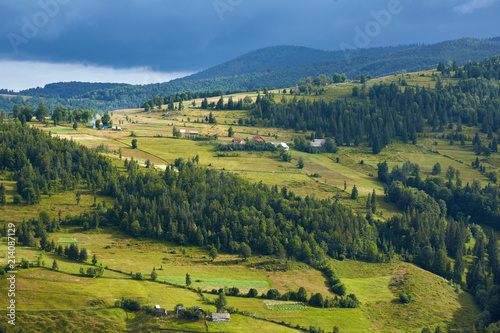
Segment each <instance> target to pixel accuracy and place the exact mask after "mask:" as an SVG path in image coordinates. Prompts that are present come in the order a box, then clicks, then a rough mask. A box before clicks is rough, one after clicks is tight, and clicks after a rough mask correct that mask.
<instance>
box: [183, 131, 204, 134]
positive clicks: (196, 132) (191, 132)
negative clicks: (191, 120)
mask: <svg viewBox="0 0 500 333" xmlns="http://www.w3.org/2000/svg"><path fill="white" fill-rule="evenodd" d="M181 133H182V132H181ZM198 134H200V133H198V131H189V135H198Z"/></svg>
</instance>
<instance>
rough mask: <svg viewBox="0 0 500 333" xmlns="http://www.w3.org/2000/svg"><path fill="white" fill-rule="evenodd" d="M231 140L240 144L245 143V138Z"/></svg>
mask: <svg viewBox="0 0 500 333" xmlns="http://www.w3.org/2000/svg"><path fill="white" fill-rule="evenodd" d="M231 142H233V143H239V144H240V145H244V144H246V142H245V140H243V139H241V138H234V139H233V140H231Z"/></svg>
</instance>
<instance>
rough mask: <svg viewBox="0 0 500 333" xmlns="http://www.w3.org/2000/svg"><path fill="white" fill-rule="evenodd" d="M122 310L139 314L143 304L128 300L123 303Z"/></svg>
mask: <svg viewBox="0 0 500 333" xmlns="http://www.w3.org/2000/svg"><path fill="white" fill-rule="evenodd" d="M122 308H124V309H125V310H129V311H134V312H137V311H139V310H140V309H141V303H139V301H136V300H135V299H126V300H124V301H123V303H122Z"/></svg>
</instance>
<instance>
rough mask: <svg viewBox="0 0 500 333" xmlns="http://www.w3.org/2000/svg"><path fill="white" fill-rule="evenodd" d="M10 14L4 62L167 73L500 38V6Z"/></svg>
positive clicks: (243, 6) (208, 7) (368, 2)
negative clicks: (289, 48) (283, 51)
mask: <svg viewBox="0 0 500 333" xmlns="http://www.w3.org/2000/svg"><path fill="white" fill-rule="evenodd" d="M0 6H1V8H2V10H1V12H0V22H2V23H1V24H0V57H1V58H4V59H10V60H17V61H24V60H30V61H45V62H56V63H80V64H95V65H101V66H112V67H118V68H123V67H138V66H140V67H150V68H152V69H153V70H158V71H193V70H198V69H203V68H205V67H208V66H211V65H215V64H218V63H220V62H223V61H226V60H229V59H232V58H234V57H236V56H238V55H240V54H242V53H245V52H248V51H251V50H254V49H257V48H260V47H265V46H271V45H283V44H287V45H301V46H308V47H314V48H320V49H327V50H336V49H339V48H340V47H341V45H350V46H352V47H359V46H363V47H364V46H381V45H394V44H407V43H432V42H438V41H442V40H446V39H454V38H459V37H464V36H468V37H493V36H496V35H500V20H498V19H497V15H498V12H499V8H500V7H499V1H496V0H443V1H431V0H422V1H411V0H399V1H398V0H312V1H311V0H309V1H306V0H287V1H285V0H274V1H273V0H175V1H174V0H146V1H144V0H142V1H139V0H132V1H127V0H120V1H118V0H105V1H103V0H85V1H82V0H40V1H31V0H30V1H28V0H17V1H5V0H4V1H0ZM390 8H397V9H398V10H394V11H393V12H391V11H390V10H389V9H390ZM382 11H385V12H389V13H390V16H389V17H388V16H383V15H382V14H381V15H382V16H380V17H379V19H380V20H381V21H379V26H378V28H377V26H375V25H373V22H376V19H375V17H374V13H375V14H380V13H382ZM384 20H385V21H384ZM370 24H371V25H370ZM370 28H371V29H372V30H370ZM366 29H368V30H366ZM359 31H361V32H362V33H364V34H367V33H368V35H367V36H366V37H367V38H364V39H363V38H360V37H359V36H358V35H359Z"/></svg>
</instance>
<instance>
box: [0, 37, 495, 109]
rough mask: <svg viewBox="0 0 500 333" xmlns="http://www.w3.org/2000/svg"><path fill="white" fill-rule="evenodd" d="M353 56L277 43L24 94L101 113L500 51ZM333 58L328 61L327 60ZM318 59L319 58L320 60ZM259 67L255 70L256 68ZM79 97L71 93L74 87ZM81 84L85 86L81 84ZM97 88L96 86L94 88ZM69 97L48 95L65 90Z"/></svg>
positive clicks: (486, 47)
mask: <svg viewBox="0 0 500 333" xmlns="http://www.w3.org/2000/svg"><path fill="white" fill-rule="evenodd" d="M358 51H359V52H360V55H356V53H355V52H353V53H351V55H352V56H351V57H347V58H346V57H343V56H344V53H343V52H341V51H337V52H327V51H320V50H314V49H308V48H302V47H292V46H284V47H274V48H266V49H261V50H257V51H254V52H251V53H248V54H246V55H243V56H241V57H238V58H237V59H235V60H233V61H230V62H227V63H224V64H221V65H219V66H216V67H213V68H210V69H207V70H206V71H203V72H200V73H197V74H194V75H192V76H190V77H186V78H182V79H176V80H173V81H170V82H166V83H160V84H149V85H117V86H114V87H111V88H106V89H102V88H101V89H99V88H100V87H99V86H98V84H97V85H96V84H89V83H81V84H79V83H75V82H71V83H58V84H55V86H54V85H48V87H47V86H46V87H45V88H43V89H30V90H28V91H25V92H23V93H24V94H26V95H28V96H33V97H35V98H33V99H32V100H30V99H28V100H27V102H28V103H30V105H37V104H38V103H39V101H41V99H40V98H39V97H38V96H45V99H44V101H45V103H46V104H47V105H48V106H49V107H51V108H53V107H54V106H55V105H58V104H62V105H64V106H66V107H68V108H71V109H73V108H79V107H80V108H93V109H95V110H97V111H103V110H111V109H121V108H133V107H140V106H141V105H142V104H143V103H144V102H145V101H147V100H149V99H151V98H153V97H155V96H168V95H170V94H175V93H179V92H184V91H207V90H212V91H213V90H222V91H223V92H227V91H235V90H252V89H256V88H262V87H275V88H282V87H290V86H293V85H295V84H296V83H297V82H298V81H299V80H301V79H305V78H307V77H317V76H319V75H321V74H326V75H328V76H332V75H333V74H334V73H345V74H346V75H347V77H349V78H354V77H355V76H356V75H358V74H365V75H372V76H374V77H379V76H384V75H390V74H393V73H396V72H401V71H418V70H423V69H426V68H432V67H435V66H436V65H437V64H438V63H439V62H440V61H456V62H457V63H458V64H459V65H463V64H465V63H467V62H468V61H476V60H480V59H483V58H486V57H491V56H494V55H498V54H500V41H497V40H496V39H489V40H487V39H474V38H463V39H458V40H452V41H445V42H441V43H437V44H433V45H424V46H413V47H409V46H399V47H392V48H391V47H389V48H375V49H366V50H358ZM328 58H329V59H334V60H328V61H325V59H328ZM318 61H319V62H318ZM252 71H254V72H252ZM68 85H69V86H70V87H71V90H74V91H76V92H80V95H75V94H72V93H68V94H66V93H65V92H67V91H68V90H70V89H67V88H68V87H67V86H68ZM79 85H82V87H79ZM94 88H96V89H94ZM62 92H64V93H63V96H65V98H48V99H47V98H46V97H48V96H54V95H55V94H59V97H62V96H61V93H62ZM12 106H13V101H12V100H11V99H6V98H2V99H0V108H3V109H5V110H7V111H10V110H12Z"/></svg>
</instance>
